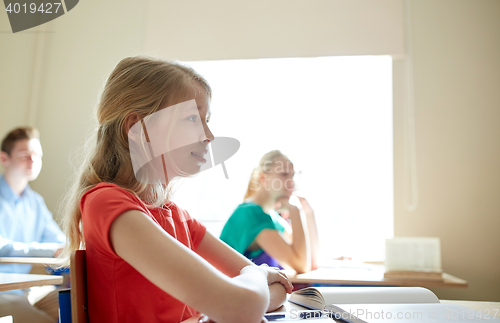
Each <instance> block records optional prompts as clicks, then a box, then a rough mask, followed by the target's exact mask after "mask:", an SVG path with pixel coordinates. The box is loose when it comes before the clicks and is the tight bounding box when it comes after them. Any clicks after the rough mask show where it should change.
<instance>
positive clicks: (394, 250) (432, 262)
mask: <svg viewBox="0 0 500 323" xmlns="http://www.w3.org/2000/svg"><path fill="white" fill-rule="evenodd" d="M385 269H386V270H387V271H391V270H416V271H430V272H432V271H437V272H440V271H441V244H440V241H439V238H431V237H401V238H394V239H387V240H386V243H385Z"/></svg>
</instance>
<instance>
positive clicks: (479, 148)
mask: <svg viewBox="0 0 500 323" xmlns="http://www.w3.org/2000/svg"><path fill="white" fill-rule="evenodd" d="M346 2H347V1H346ZM153 3H154V2H153V1H151V2H142V1H133V0H128V1H116V0H113V1H106V2H102V1H100V2H98V1H95V0H89V1H81V2H80V3H79V4H78V5H77V6H76V7H75V8H74V9H73V10H72V11H70V12H69V13H68V14H66V15H64V16H62V17H61V18H58V19H56V20H54V21H52V22H49V23H47V24H45V25H43V26H40V27H36V28H34V29H32V30H30V31H28V32H24V33H19V34H11V33H9V31H10V26H9V24H8V21H7V16H6V14H5V12H4V11H2V12H1V13H0V31H1V33H0V71H1V77H0V102H1V106H0V135H2V136H3V135H4V134H5V133H6V132H7V131H8V130H10V129H11V128H13V127H15V126H18V125H21V124H27V123H29V122H31V123H32V124H33V125H34V126H36V127H38V128H39V129H40V131H41V133H42V144H43V146H44V150H45V157H44V168H43V170H42V173H41V175H40V177H39V179H38V180H37V181H35V182H34V183H33V185H32V186H33V187H34V188H35V189H36V190H38V191H39V192H40V193H41V194H42V195H43V196H44V197H45V198H46V201H47V204H48V206H49V208H50V209H52V210H56V204H57V201H58V199H59V198H60V196H61V195H62V194H63V192H64V191H65V189H66V187H67V185H66V184H67V179H68V178H69V177H70V175H71V174H72V170H71V168H70V166H69V163H68V157H69V155H71V154H72V152H73V151H74V150H75V149H76V148H78V147H80V146H81V145H82V144H83V142H84V141H85V138H86V134H87V132H88V131H89V130H90V129H91V128H92V127H93V125H94V124H93V121H92V120H93V119H92V117H91V114H92V111H93V106H94V105H95V102H96V100H97V94H98V90H99V89H100V87H101V85H102V83H103V81H104V80H105V77H106V75H107V74H108V73H109V72H110V71H111V69H112V68H113V67H114V65H115V64H116V63H117V62H118V61H119V60H120V59H121V58H123V57H125V56H129V55H136V54H140V53H145V54H154V53H151V52H149V53H148V52H146V48H147V49H148V50H151V48H150V47H145V45H146V44H148V46H150V44H151V43H152V38H151V37H153V36H152V35H153V34H152V32H149V33H146V31H151V30H152V29H154V27H153V28H152V27H151V25H152V24H153V25H154V23H155V20H154V19H149V20H148V19H147V18H148V16H149V15H151V11H150V10H149V11H148V7H149V6H151V5H152V4H153ZM166 3H167V4H168V5H167V7H166V8H165V10H170V11H169V12H165V15H161V14H160V15H158V17H157V19H162V17H164V16H166V15H167V14H169V15H172V12H171V11H174V10H175V9H176V8H182V9H183V11H182V14H185V16H186V19H185V20H182V22H183V23H182V24H181V23H179V24H175V25H172V26H171V27H170V28H167V29H165V28H159V29H158V33H157V34H154V39H153V43H154V42H157V43H162V42H163V43H164V44H166V45H167V48H168V43H169V41H171V40H172V39H174V40H175V41H176V43H177V44H178V46H176V48H175V51H174V52H173V53H172V54H171V55H175V56H178V57H174V58H184V59H188V58H190V59H193V56H196V58H198V59H209V58H213V57H204V53H205V51H206V49H208V48H210V47H218V46H222V47H224V46H225V47H227V48H240V49H242V50H241V51H240V50H238V51H232V52H231V53H230V54H232V55H244V53H245V52H247V51H250V50H252V51H251V53H250V52H249V53H250V54H249V56H252V55H253V56H256V55H257V56H258V55H263V54H265V55H268V56H270V55H272V53H273V52H276V55H272V56H273V57H277V56H294V55H299V54H300V52H296V50H297V48H300V47H301V44H302V42H306V40H307V42H306V45H307V46H308V47H311V46H313V47H315V48H320V49H321V55H333V54H336V52H334V48H336V44H335V43H331V44H330V43H329V41H331V40H330V39H329V38H328V37H326V38H325V37H321V38H319V39H318V38H317V37H316V36H317V35H316V34H315V33H313V32H311V31H308V30H304V29H303V28H300V29H298V30H294V32H295V33H298V34H299V35H300V37H299V38H294V37H290V38H285V40H281V41H280V42H279V43H280V44H282V47H281V49H279V48H277V47H272V46H271V47H270V46H269V44H270V43H268V44H267V45H266V46H262V47H259V46H258V43H259V42H258V40H259V39H267V41H269V37H268V35H269V34H273V32H276V31H279V30H282V26H283V24H284V23H287V24H289V25H291V26H293V25H292V24H293V21H292V20H290V19H288V18H287V19H286V20H283V19H284V18H282V17H281V15H273V16H269V15H266V14H264V13H265V12H268V10H270V9H269V8H268V7H261V8H259V9H258V10H257V9H255V8H254V9H253V10H251V11H250V14H252V16H253V17H255V19H257V21H259V19H261V20H260V21H263V22H265V24H266V28H264V29H262V28H254V29H248V30H246V36H245V37H243V38H242V37H239V36H238V35H234V37H229V36H230V35H227V34H222V35H220V34H219V35H218V38H217V39H216V41H215V40H212V41H208V40H207V36H206V34H204V33H203V30H202V28H208V29H210V24H211V23H212V24H216V21H217V20H218V18H219V17H218V15H219V14H221V15H222V16H220V19H223V18H224V17H225V16H227V15H228V14H231V13H232V12H236V11H242V12H243V14H244V13H245V12H248V8H252V7H251V6H249V3H243V2H241V3H235V2H232V1H222V0H221V1H218V2H217V3H216V4H218V5H219V6H220V7H217V6H212V7H210V8H207V7H206V6H205V5H195V2H193V1H191V2H190V5H191V6H189V7H188V6H184V5H182V6H181V4H179V3H178V2H176V1H168V2H166ZM266 3H268V2H266ZM304 3H308V4H309V3H311V2H309V1H307V2H306V1H303V2H301V1H295V2H291V4H289V5H288V6H289V7H290V8H292V9H293V8H295V9H294V10H292V11H293V12H296V11H297V9H296V8H297V7H294V6H302V8H304V5H303V4H304ZM336 3H338V4H342V2H341V1H336ZM358 3H361V2H358ZM375 3H377V2H373V1H368V2H367V4H369V5H374V4H375ZM411 3H412V14H411V18H412V30H413V33H412V35H413V49H414V51H413V59H414V68H415V69H414V75H415V88H414V90H415V109H416V139H417V142H416V148H417V167H418V187H419V205H418V208H417V210H416V211H415V212H408V211H407V210H406V209H405V207H404V200H405V198H406V197H405V196H404V194H403V187H404V183H403V156H404V155H403V151H404V148H403V141H402V139H403V135H402V134H403V115H402V96H401V93H402V91H403V88H402V82H403V80H402V79H401V77H400V76H401V73H400V72H401V61H397V62H396V63H395V65H394V68H395V69H394V71H395V85H394V90H395V97H394V100H395V101H394V136H395V138H394V167H395V169H394V178H395V234H396V235H414V236H438V237H440V238H441V244H442V254H443V268H444V270H445V271H447V272H449V273H451V274H453V275H456V276H459V277H461V278H464V279H466V280H468V281H469V288H467V289H440V290H436V292H437V293H438V296H439V297H441V298H450V299H451V298H456V299H473V300H496V301H500V275H499V270H498V268H500V257H499V256H500V254H499V250H500V235H498V228H499V227H500V199H499V198H498V196H500V185H499V183H500V168H499V166H498V165H500V150H499V147H500V127H499V126H498V125H499V124H500V91H498V89H499V88H500V61H499V59H498V57H500V42H498V40H499V39H500V2H499V1H497V0H481V1H477V0H440V1H435V0H418V1H411ZM223 4H226V5H225V6H223ZM268 6H270V5H269V4H268ZM208 9H210V10H208ZM229 9H231V10H229ZM281 9H283V10H287V9H288V8H287V7H286V6H280V7H279V8H272V11H273V12H279V10H281ZM197 10H201V11H197ZM318 10H319V9H318ZM329 10H331V9H329ZM339 10H341V9H339ZM260 12H263V14H262V15H260ZM178 14H179V15H180V14H181V13H180V12H179V13H178ZM374 14H375V13H374ZM377 14H380V13H377ZM224 15H225V16H224ZM401 15H403V12H401ZM325 16H326V17H328V15H325V12H324V11H320V10H319V11H318V12H317V13H315V12H314V11H311V10H308V11H307V15H304V17H303V19H304V20H305V21H306V22H307V21H310V22H311V23H312V22H314V21H315V19H316V18H318V17H321V18H323V17H325ZM259 17H261V18H259ZM286 17H290V16H286ZM391 17H392V14H391ZM188 18H191V19H188ZM194 18H196V19H194ZM226 21H227V18H226ZM226 24H227V25H226V26H225V28H228V30H232V29H242V27H241V25H240V21H239V20H238V19H233V20H229V21H228V22H227V23H226ZM297 24H298V25H299V26H303V24H304V22H300V23H299V22H297ZM305 24H306V25H307V23H305ZM321 26H323V28H327V29H328V28H330V29H332V30H335V29H336V28H337V27H338V26H337V22H336V21H335V20H334V19H332V20H327V19H325V18H323V19H322V21H321ZM216 27H217V28H220V26H219V25H217V24H216ZM178 28H182V30H184V33H185V34H187V35H189V38H184V39H179V38H178V37H177V35H178V34H179V32H178V30H180V29H178ZM40 31H45V33H43V34H40V33H39V32H40ZM47 31H48V32H47ZM216 36H217V35H216ZM351 36H353V37H355V36H356V35H355V34H352V35H351ZM249 38H250V39H252V40H253V41H254V44H256V45H254V46H253V48H252V49H245V48H247V47H246V46H247V43H246V40H248V39H249ZM243 40H245V42H242V41H243ZM292 42H293V43H294V45H293V46H291V45H290V44H291V43H292ZM287 44H288V45H289V46H288V47H286V45H287ZM325 44H326V45H325ZM162 48H165V47H164V46H163V47H162ZM243 49H244V50H243ZM329 50H331V52H329ZM161 51H162V50H158V52H161ZM207 52H208V53H213V52H214V51H213V50H212V51H211V52H210V51H207ZM242 53H243V54H242ZM337 54H338V53H337ZM38 55H42V56H38ZM167 58H172V57H167ZM231 58H237V57H234V56H233V57H231ZM37 62H41V63H42V64H37ZM398 71H399V72H398ZM38 79H39V81H36V82H33V81H32V80H38ZM33 94H36V97H33ZM33 98H34V99H33ZM35 115H36V118H34V117H33V116H35ZM58 216H59V215H58V214H57V215H56V217H58Z"/></svg>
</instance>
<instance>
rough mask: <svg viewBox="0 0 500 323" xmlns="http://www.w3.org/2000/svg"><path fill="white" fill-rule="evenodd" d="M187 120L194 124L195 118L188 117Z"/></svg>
mask: <svg viewBox="0 0 500 323" xmlns="http://www.w3.org/2000/svg"><path fill="white" fill-rule="evenodd" d="M187 119H188V120H189V121H191V122H196V116H189V117H188V118H187Z"/></svg>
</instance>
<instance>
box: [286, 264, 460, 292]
mask: <svg viewBox="0 0 500 323" xmlns="http://www.w3.org/2000/svg"><path fill="white" fill-rule="evenodd" d="M285 272H286V274H287V275H288V277H289V278H290V281H291V282H292V283H294V284H297V283H303V284H328V285H357V286H409V287H412V286H414V287H461V288H465V287H467V284H468V283H467V281H465V280H463V279H460V278H457V277H454V276H452V275H449V274H446V273H443V280H444V281H432V280H420V279H402V278H400V279H399V278H398V279H394V278H390V279H388V278H384V272H385V267H384V266H383V265H380V264H363V263H351V262H349V261H340V262H338V263H337V265H331V266H328V267H320V268H318V269H317V270H314V271H311V272H308V273H304V274H299V275H297V274H296V273H295V272H294V271H293V270H291V271H290V270H285Z"/></svg>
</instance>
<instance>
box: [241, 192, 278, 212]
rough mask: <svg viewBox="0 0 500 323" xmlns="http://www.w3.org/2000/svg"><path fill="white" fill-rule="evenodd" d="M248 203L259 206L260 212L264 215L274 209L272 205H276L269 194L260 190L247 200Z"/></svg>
mask: <svg viewBox="0 0 500 323" xmlns="http://www.w3.org/2000/svg"><path fill="white" fill-rule="evenodd" d="M248 201H250V202H253V203H255V204H257V205H260V207H261V208H262V210H263V211H264V212H266V213H269V211H270V210H271V209H273V208H274V204H275V203H276V201H275V200H274V199H273V198H272V197H271V195H270V194H269V192H268V191H266V190H262V189H260V190H258V191H257V193H255V194H254V195H253V196H251V197H250V198H249V199H248Z"/></svg>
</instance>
